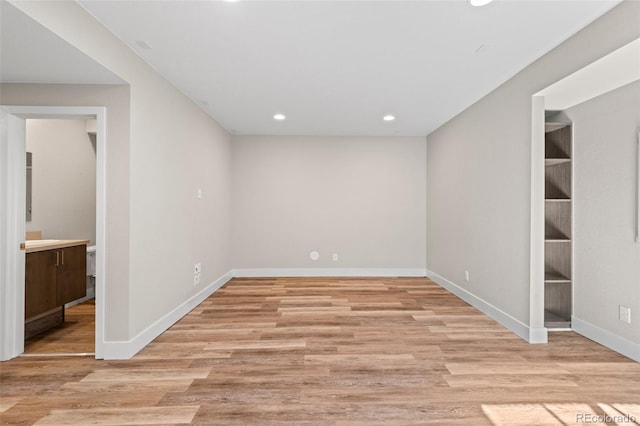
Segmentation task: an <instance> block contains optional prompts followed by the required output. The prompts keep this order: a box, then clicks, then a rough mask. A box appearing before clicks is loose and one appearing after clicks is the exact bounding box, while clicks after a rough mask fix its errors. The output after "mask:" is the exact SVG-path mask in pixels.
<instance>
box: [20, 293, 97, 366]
mask: <svg viewBox="0 0 640 426" xmlns="http://www.w3.org/2000/svg"><path fill="white" fill-rule="evenodd" d="M95 312H96V305H95V300H94V299H91V300H88V301H86V302H84V303H81V304H79V305H76V306H73V307H71V308H68V309H66V310H65V321H64V324H62V325H60V326H58V327H54V328H52V329H50V330H47V331H45V332H43V333H40V334H38V335H35V336H33V337H31V338H29V339H27V340H25V342H24V353H25V354H28V355H39V354H78V353H93V352H94V348H95V328H96V317H95Z"/></svg>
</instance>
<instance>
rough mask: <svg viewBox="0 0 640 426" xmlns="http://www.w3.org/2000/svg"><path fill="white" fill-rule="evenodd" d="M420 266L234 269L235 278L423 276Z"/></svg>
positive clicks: (424, 274)
mask: <svg viewBox="0 0 640 426" xmlns="http://www.w3.org/2000/svg"><path fill="white" fill-rule="evenodd" d="M426 273H427V270H426V269H421V268H263V269H260V268H258V269H234V270H233V276H234V277H237V278H256V277H266V278H278V277H424V276H426Z"/></svg>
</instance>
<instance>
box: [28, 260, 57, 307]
mask: <svg viewBox="0 0 640 426" xmlns="http://www.w3.org/2000/svg"><path fill="white" fill-rule="evenodd" d="M56 251H57V250H48V251H41V252H36V253H28V254H27V255H26V260H25V262H26V264H25V283H24V285H25V294H24V296H25V297H24V308H25V309H24V317H25V319H28V318H31V317H33V316H36V315H38V314H41V313H43V312H47V311H49V310H51V309H53V308H55V307H56V306H58V303H57V297H56V294H57V292H56Z"/></svg>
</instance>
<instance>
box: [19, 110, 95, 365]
mask: <svg viewBox="0 0 640 426" xmlns="http://www.w3.org/2000/svg"><path fill="white" fill-rule="evenodd" d="M26 148H27V153H26V155H27V187H26V193H27V203H26V209H27V215H26V231H27V232H26V234H27V241H26V244H28V246H27V247H26V248H25V251H26V253H27V254H26V268H25V271H26V272H25V274H26V277H25V278H26V282H25V291H26V293H25V310H26V317H27V318H26V319H25V348H24V355H25V356H27V355H28V356H43V355H52V356H60V355H84V356H93V355H94V353H95V351H94V345H95V342H94V340H95V304H94V300H95V299H94V297H95V267H94V265H95V262H94V256H95V239H96V238H95V234H96V132H95V120H94V119H90V120H86V119H69V118H64V119H27V120H26ZM47 241H50V243H47ZM61 241H66V244H67V245H69V244H73V243H72V242H71V241H75V242H76V243H80V242H82V243H85V242H86V245H85V244H80V245H77V246H71V247H68V248H66V249H63V248H59V247H56V245H59V244H60V242H61ZM43 244H44V245H43ZM47 247H49V248H50V249H49V250H46V248H47ZM72 247H73V248H72ZM51 248H53V250H51ZM85 248H86V249H85ZM52 253H56V254H60V253H62V254H64V253H67V254H74V255H75V256H73V259H75V260H76V261H77V262H76V264H73V263H71V264H69V262H66V264H64V265H61V266H59V267H56V268H55V271H57V273H58V274H59V273H61V272H62V271H66V270H70V269H69V268H70V267H71V266H76V267H77V270H76V269H74V271H75V273H74V277H73V279H71V277H68V273H66V274H64V273H63V274H62V277H66V279H64V280H61V281H58V282H57V292H56V293H53V294H52V292H50V291H49V288H51V287H52V286H51V285H50V284H47V282H48V281H49V280H50V279H52V278H54V274H53V272H54V269H53V268H51V269H49V267H48V265H51V266H53V265H55V264H56V263H55V259H54V257H53V256H51V254H52ZM83 253H84V255H83ZM73 259H72V260H73ZM36 266H37V268H36ZM83 266H85V267H83ZM34 268H35V269H34ZM44 271H51V272H50V273H49V274H47V275H46V277H47V278H46V279H45V277H42V275H41V273H42V272H44ZM55 275H57V274H55ZM30 277H31V278H30ZM40 277H41V278H40ZM71 288H73V292H72V291H70V289H71ZM63 293H64V297H65V300H56V299H60V297H62V294H63ZM54 294H55V295H56V298H53V297H51V296H53V295H54ZM44 295H48V296H49V297H48V298H46V299H44V300H43V296H44ZM45 300H46V301H47V304H48V305H49V306H46V304H45ZM67 301H69V302H68V303H67Z"/></svg>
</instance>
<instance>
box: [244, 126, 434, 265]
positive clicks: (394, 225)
mask: <svg viewBox="0 0 640 426" xmlns="http://www.w3.org/2000/svg"><path fill="white" fill-rule="evenodd" d="M425 155H426V143H425V139H424V138H421V137H295V136H284V137H283V136H278V137H266V136H245V137H234V138H233V197H234V198H233V206H234V210H233V218H234V221H233V238H232V247H233V262H234V267H235V268H240V269H243V268H260V269H270V268H392V269H406V268H413V269H415V268H418V269H420V270H422V271H424V268H425V249H426V241H425V235H426V230H425V227H426V223H425V215H426V196H425V194H426V192H425V191H426V164H425ZM313 250H315V251H318V252H319V253H320V258H319V259H318V260H317V261H313V260H311V259H310V256H309V254H310V252H311V251H313ZM333 253H337V254H338V260H337V261H333V260H332V255H333Z"/></svg>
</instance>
